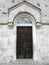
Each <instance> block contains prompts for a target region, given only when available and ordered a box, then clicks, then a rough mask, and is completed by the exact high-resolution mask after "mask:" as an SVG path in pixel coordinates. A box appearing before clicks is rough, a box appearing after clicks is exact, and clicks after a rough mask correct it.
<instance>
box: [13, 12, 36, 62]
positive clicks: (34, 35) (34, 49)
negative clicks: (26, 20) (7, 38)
mask: <svg viewBox="0 0 49 65" xmlns="http://www.w3.org/2000/svg"><path fill="white" fill-rule="evenodd" d="M21 14H25V13H22V12H21V13H20V14H17V16H18V17H19V15H21ZM26 14H28V15H30V16H31V17H32V19H33V18H34V17H33V16H32V15H31V14H29V13H26ZM17 16H16V17H15V21H14V25H15V27H16V31H17V26H32V32H33V33H32V37H33V38H32V40H33V59H29V62H30V60H31V61H33V60H37V44H36V28H35V22H36V20H35V18H34V21H33V20H32V19H31V21H32V22H33V23H32V24H18V23H16V22H17V19H19V18H17ZM16 39H17V32H16ZM16 42H17V40H16ZM16 44H17V43H16ZM16 61H17V62H18V63H19V62H22V63H24V61H25V62H27V61H28V59H27V61H26V59H17V58H16Z"/></svg>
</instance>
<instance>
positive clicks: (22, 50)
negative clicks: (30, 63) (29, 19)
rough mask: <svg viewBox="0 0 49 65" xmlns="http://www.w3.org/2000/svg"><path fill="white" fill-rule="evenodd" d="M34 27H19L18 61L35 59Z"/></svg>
mask: <svg viewBox="0 0 49 65" xmlns="http://www.w3.org/2000/svg"><path fill="white" fill-rule="evenodd" d="M32 33H33V32H32V26H17V44H16V55H17V56H16V57H17V59H32V58H33V40H32Z"/></svg>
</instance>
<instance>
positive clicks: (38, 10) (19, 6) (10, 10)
mask: <svg viewBox="0 0 49 65" xmlns="http://www.w3.org/2000/svg"><path fill="white" fill-rule="evenodd" d="M23 5H26V6H28V7H30V9H31V14H32V15H34V17H35V19H36V18H37V15H38V14H39V18H40V19H39V21H38V20H36V22H35V26H36V27H37V28H38V29H39V28H40V27H41V25H49V23H42V22H41V9H40V8H38V7H37V6H35V5H33V4H31V3H29V2H27V1H22V2H20V3H18V4H16V5H14V6H12V7H10V8H9V9H8V19H9V21H8V22H7V23H0V25H8V26H9V28H13V26H14V23H13V19H14V17H15V14H14V16H13V15H12V13H14V12H15V11H16V12H17V13H18V12H20V11H21V10H19V11H17V9H18V8H21V6H23ZM22 9H23V8H22ZM30 9H29V10H30ZM34 11H35V12H34ZM21 12H23V10H22V11H21ZM27 12H30V11H27ZM17 13H16V14H17ZM34 13H35V14H36V13H38V14H36V15H35V14H34ZM11 16H12V17H13V18H11Z"/></svg>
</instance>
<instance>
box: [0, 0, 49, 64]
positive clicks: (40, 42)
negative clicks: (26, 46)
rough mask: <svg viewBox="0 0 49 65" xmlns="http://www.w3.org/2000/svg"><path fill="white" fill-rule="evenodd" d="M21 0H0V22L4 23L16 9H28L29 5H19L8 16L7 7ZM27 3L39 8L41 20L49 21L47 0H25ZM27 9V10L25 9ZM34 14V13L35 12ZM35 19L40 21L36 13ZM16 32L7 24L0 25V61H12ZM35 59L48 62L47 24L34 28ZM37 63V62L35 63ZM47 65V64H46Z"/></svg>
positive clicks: (48, 28) (14, 52)
mask: <svg viewBox="0 0 49 65" xmlns="http://www.w3.org/2000/svg"><path fill="white" fill-rule="evenodd" d="M22 1H23V0H15V1H14V2H12V0H0V23H6V22H8V21H10V20H9V17H10V19H11V18H12V16H14V13H18V11H21V7H22V11H29V12H31V11H30V10H29V7H28V6H27V8H26V9H25V6H21V7H19V8H18V9H17V12H14V13H12V14H10V16H9V17H8V8H10V7H12V6H14V5H15V4H17V3H19V2H22ZM27 1H28V2H29V3H31V4H33V5H35V6H37V7H39V8H41V21H42V22H44V23H49V0H27ZM27 9H28V10H27ZM31 10H32V9H31ZM35 14H36V13H35ZM35 16H37V17H36V19H37V20H39V21H40V19H39V17H38V14H37V15H35ZM15 39H16V32H15V28H12V29H9V27H8V26H5V25H4V26H0V63H8V62H14V61H15V59H16V51H15V46H16V45H15V44H16V40H15ZM36 44H37V60H38V61H39V62H41V63H49V26H46V25H45V26H42V27H41V28H40V29H37V28H36ZM36 65H37V64H36ZM47 65H48V64H47Z"/></svg>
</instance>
